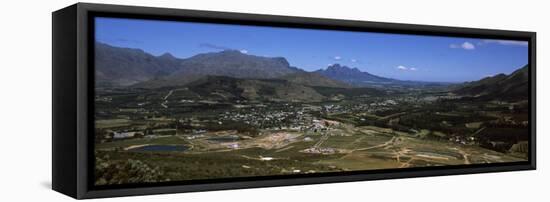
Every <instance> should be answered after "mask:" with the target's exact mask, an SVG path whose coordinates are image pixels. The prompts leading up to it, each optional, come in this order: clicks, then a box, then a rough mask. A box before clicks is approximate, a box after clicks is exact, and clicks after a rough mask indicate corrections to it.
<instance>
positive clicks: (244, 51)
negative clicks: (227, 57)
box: [240, 49, 248, 54]
mask: <svg viewBox="0 0 550 202" xmlns="http://www.w3.org/2000/svg"><path fill="white" fill-rule="evenodd" d="M240 51H241V53H243V54H247V53H248V50H245V49H243V50H240Z"/></svg>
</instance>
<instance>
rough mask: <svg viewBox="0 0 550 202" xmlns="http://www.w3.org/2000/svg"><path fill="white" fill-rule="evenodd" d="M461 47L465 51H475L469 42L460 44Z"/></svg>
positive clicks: (474, 47)
mask: <svg viewBox="0 0 550 202" xmlns="http://www.w3.org/2000/svg"><path fill="white" fill-rule="evenodd" d="M461 47H462V48H464V49H465V50H474V49H476V46H474V44H472V43H470V42H464V43H462V45H461Z"/></svg>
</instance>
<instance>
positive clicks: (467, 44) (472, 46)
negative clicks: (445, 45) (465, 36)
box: [449, 41, 476, 50]
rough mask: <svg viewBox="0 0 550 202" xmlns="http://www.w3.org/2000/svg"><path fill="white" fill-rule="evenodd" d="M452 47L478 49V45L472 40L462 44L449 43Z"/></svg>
mask: <svg viewBox="0 0 550 202" xmlns="http://www.w3.org/2000/svg"><path fill="white" fill-rule="evenodd" d="M449 47H450V48H462V49H464V50H474V49H476V46H475V45H474V44H472V43H470V42H467V41H466V42H464V43H462V44H451V45H449Z"/></svg>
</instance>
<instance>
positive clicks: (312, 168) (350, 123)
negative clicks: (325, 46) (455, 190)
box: [95, 47, 529, 185]
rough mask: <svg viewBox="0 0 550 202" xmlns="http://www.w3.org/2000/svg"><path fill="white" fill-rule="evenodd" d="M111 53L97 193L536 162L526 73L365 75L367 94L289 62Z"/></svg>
mask: <svg viewBox="0 0 550 202" xmlns="http://www.w3.org/2000/svg"><path fill="white" fill-rule="evenodd" d="M106 48H108V49H109V50H111V51H115V52H114V53H109V55H110V56H109V57H113V58H111V59H112V60H113V61H116V62H111V63H110V64H111V65H112V66H111V67H109V68H108V67H100V68H99V67H98V68H97V69H98V71H99V72H97V73H96V74H101V73H103V72H105V71H104V70H105V69H108V70H110V71H115V72H113V74H115V75H116V74H119V76H117V78H118V79H111V80H109V78H108V77H103V78H102V79H100V80H98V81H97V85H96V97H95V106H96V112H95V118H96V124H95V129H96V133H95V150H96V169H95V176H96V184H98V185H105V184H125V183H148V182H164V181H186V180H198V179H216V178H231V177H249V176H268V175H287V174H289V175H290V174H308V173H319V172H345V171H352V170H373V169H388V168H407V167H423V166H445V165H462V164H484V163H499V162H517V161H526V160H527V153H528V149H529V148H528V145H529V144H528V143H529V142H528V140H529V138H528V127H529V122H528V107H529V106H528V98H527V95H526V92H527V85H526V83H527V76H525V75H526V72H527V68H522V69H520V70H518V71H516V72H514V73H513V74H511V75H499V76H495V77H491V78H486V79H483V80H480V81H478V82H470V83H465V84H455V85H446V84H434V83H431V84H427V83H414V82H410V83H406V84H404V82H398V81H396V80H392V79H389V80H391V81H392V82H393V83H392V84H389V83H387V85H386V84H384V83H383V82H388V80H385V79H386V78H381V77H380V78H379V77H376V76H374V75H370V74H369V75H370V76H373V77H370V76H369V75H366V74H361V75H362V76H360V77H365V78H367V77H368V78H371V81H370V82H371V83H375V85H367V87H365V86H363V85H361V86H358V85H354V82H356V81H357V79H360V78H359V77H357V78H356V77H352V78H350V79H351V80H353V82H346V81H345V79H334V78H329V77H328V76H323V75H321V74H317V73H311V72H305V71H302V70H299V69H297V68H294V67H290V66H289V65H288V63H287V62H286V60H285V59H284V58H265V57H257V56H250V55H246V54H242V53H239V52H236V51H223V52H220V53H209V54H201V55H197V56H195V57H191V58H188V59H176V58H173V57H171V56H170V55H163V56H159V57H154V56H150V55H148V54H146V53H143V52H139V50H132V49H120V48H114V47H106ZM99 50H101V49H99ZM99 55H101V54H99ZM105 57H106V56H105ZM100 59H101V58H100ZM101 60H104V61H109V58H103V59H101ZM168 60H171V61H177V62H175V63H174V64H173V66H170V65H166V66H165V64H167V63H165V62H166V61H168ZM132 61H133V62H136V61H137V62H139V63H140V64H146V62H147V61H149V62H150V63H151V65H150V66H147V65H141V66H140V65H137V64H135V65H134V64H132ZM99 64H105V63H99ZM161 64H162V65H161ZM127 67H135V68H138V69H140V70H132V71H131V72H130V73H127V74H125V73H123V72H122V71H123V70H126V69H127ZM172 67H173V69H170V68H172ZM342 68H344V67H340V69H342ZM346 68H347V67H346ZM227 69H230V70H231V71H230V72H228V71H226V70H227ZM100 70H101V71H100ZM271 70H273V71H271ZM334 70H335V69H334ZM344 70H345V69H344ZM344 70H343V71H344ZM331 71H332V70H331ZM345 71H347V70H345ZM163 72H164V73H163ZM234 72H240V73H237V74H235V75H233V73H234ZM243 72H246V73H243ZM333 73H334V72H333ZM138 75H145V76H138ZM338 75H341V74H338ZM343 75H345V74H343ZM138 78H139V79H138ZM141 79H143V80H141ZM376 79H378V80H376ZM123 80H124V81H129V80H131V81H132V82H130V83H132V84H128V83H124V82H120V81H123ZM375 80H376V81H375ZM124 84H126V85H124ZM384 86H387V87H384Z"/></svg>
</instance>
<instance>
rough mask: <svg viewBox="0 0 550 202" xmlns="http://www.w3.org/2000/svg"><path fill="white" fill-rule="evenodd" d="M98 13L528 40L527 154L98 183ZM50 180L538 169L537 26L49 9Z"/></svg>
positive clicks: (265, 180)
mask: <svg viewBox="0 0 550 202" xmlns="http://www.w3.org/2000/svg"><path fill="white" fill-rule="evenodd" d="M96 16H108V17H121V18H140V19H159V20H174V21H187V22H189V21H193V22H214V23H222V24H223V23H225V24H242V25H261V26H276V27H297V28H311V29H329V30H347V31H368V32H381V33H401V34H413V35H432V36H454V37H473V38H496V39H503V40H526V41H528V42H529V47H528V49H529V53H528V57H529V64H528V65H529V82H530V83H529V105H530V106H529V108H530V114H529V119H530V120H529V124H530V127H529V130H530V131H529V132H530V139H529V155H528V161H526V162H515V163H493V164H487V165H479V164H477V165H457V166H444V167H422V168H406V169H387V170H372V171H357V172H355V171H353V172H343V173H323V174H307V175H299V176H294V175H293V176H267V177H251V178H232V179H220V180H201V181H193V182H190V183H185V182H168V183H158V184H141V185H138V184H136V185H121V186H105V187H97V186H94V184H93V179H94V178H93V165H94V158H93V154H94V152H93V144H94V139H93V131H94V127H93V124H94V118H93V116H92V115H93V113H91V112H93V111H94V104H93V98H94V88H93V87H94V68H93V67H94V65H93V57H94V54H93V50H94V49H93V46H94V40H93V34H92V33H93V31H94V26H93V24H94V23H93V19H94V17H96ZM52 21H53V26H52V36H53V38H52V43H53V44H52V66H53V67H52V75H53V78H52V88H53V93H52V110H53V111H52V112H53V117H52V155H53V157H52V188H53V189H54V190H56V191H58V192H61V193H63V194H66V195H68V196H71V197H74V198H77V199H84V198H98V197H114V196H131V195H145V194H164V193H180V192H194V191H208V190H225V189H241V188H254V187H272V186H286V185H305V184H317V183H334V182H351V181H363V180H378V179H395V178H409V177H424V176H443V175H457V174H473V173H487V172H504V171H519V170H535V169H536V81H535V79H536V73H535V72H536V33H535V32H522V31H506V30H490V29H473V28H458V27H443V26H428V25H413V24H397V23H380V22H365V21H352V20H335V19H319V18H305V17H288V16H275V15H257V14H242V13H229V12H212V11H197V10H183V9H166V8H152V7H134V6H119V5H106V4H89V3H77V4H74V5H72V6H69V7H66V8H63V9H61V10H58V11H55V12H53V14H52Z"/></svg>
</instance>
